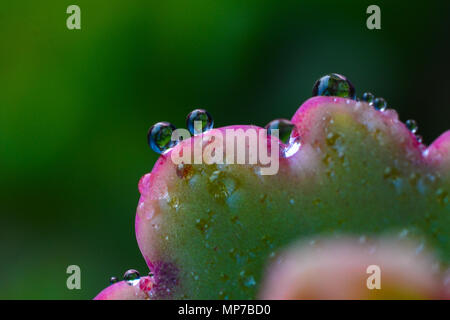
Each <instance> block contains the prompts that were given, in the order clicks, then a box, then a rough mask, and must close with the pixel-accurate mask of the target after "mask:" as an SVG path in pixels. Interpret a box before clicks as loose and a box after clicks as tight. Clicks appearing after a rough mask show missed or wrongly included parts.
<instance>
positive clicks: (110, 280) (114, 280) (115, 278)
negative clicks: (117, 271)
mask: <svg viewBox="0 0 450 320" xmlns="http://www.w3.org/2000/svg"><path fill="white" fill-rule="evenodd" d="M116 282H119V279H118V278H117V277H111V278H109V283H110V284H114V283H116Z"/></svg>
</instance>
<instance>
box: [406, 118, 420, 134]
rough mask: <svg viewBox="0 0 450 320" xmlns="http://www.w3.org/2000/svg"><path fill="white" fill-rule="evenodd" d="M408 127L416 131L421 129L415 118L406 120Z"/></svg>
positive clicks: (413, 131)
mask: <svg viewBox="0 0 450 320" xmlns="http://www.w3.org/2000/svg"><path fill="white" fill-rule="evenodd" d="M405 124H406V127H407V128H408V129H409V130H410V131H411V132H412V133H416V132H417V130H419V126H418V125H417V122H416V121H415V120H406V122H405Z"/></svg>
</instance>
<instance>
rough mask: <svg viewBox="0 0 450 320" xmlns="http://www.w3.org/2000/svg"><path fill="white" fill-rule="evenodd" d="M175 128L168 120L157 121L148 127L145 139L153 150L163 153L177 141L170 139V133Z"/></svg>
mask: <svg viewBox="0 0 450 320" xmlns="http://www.w3.org/2000/svg"><path fill="white" fill-rule="evenodd" d="M175 130H176V128H175V126H174V125H173V124H171V123H170V122H158V123H156V124H154V125H153V126H151V127H150V129H149V130H148V134H147V141H148V144H149V146H150V148H152V150H153V151H155V152H157V153H159V154H164V153H166V152H167V151H169V150H170V149H171V148H173V147H174V146H175V145H176V144H177V141H173V140H172V133H173V132H174V131H175Z"/></svg>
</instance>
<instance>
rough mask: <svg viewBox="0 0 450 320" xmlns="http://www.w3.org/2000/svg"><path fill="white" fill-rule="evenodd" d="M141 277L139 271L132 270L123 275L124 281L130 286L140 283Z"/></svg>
mask: <svg viewBox="0 0 450 320" xmlns="http://www.w3.org/2000/svg"><path fill="white" fill-rule="evenodd" d="M140 277H141V275H140V274H139V272H138V271H137V270H134V269H130V270H127V271H126V272H125V274H124V275H123V280H125V281H126V282H127V283H128V284H129V285H133V284H134V283H135V282H136V281H139V279H140Z"/></svg>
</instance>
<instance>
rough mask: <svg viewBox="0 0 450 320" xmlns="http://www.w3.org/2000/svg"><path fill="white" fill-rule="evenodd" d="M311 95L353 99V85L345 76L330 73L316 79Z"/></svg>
mask: <svg viewBox="0 0 450 320" xmlns="http://www.w3.org/2000/svg"><path fill="white" fill-rule="evenodd" d="M312 95H313V96H331V97H341V98H350V99H355V87H353V85H352V83H351V82H350V81H349V80H347V78H346V77H344V76H342V75H340V74H337V73H332V74H329V75H326V76H323V77H322V78H320V79H319V80H317V81H316V83H315V84H314V87H313V93H312Z"/></svg>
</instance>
